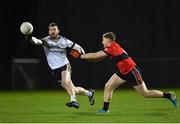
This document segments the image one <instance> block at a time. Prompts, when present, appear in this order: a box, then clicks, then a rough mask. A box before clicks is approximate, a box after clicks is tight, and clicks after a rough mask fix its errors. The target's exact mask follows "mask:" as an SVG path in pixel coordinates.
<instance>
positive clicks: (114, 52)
mask: <svg viewBox="0 0 180 124" xmlns="http://www.w3.org/2000/svg"><path fill="white" fill-rule="evenodd" d="M102 39H103V40H102V44H103V46H104V50H101V51H99V52H95V53H87V54H84V55H80V54H79V56H75V57H76V58H81V59H84V60H93V61H100V60H103V59H104V58H106V57H109V59H110V61H112V62H113V63H114V65H115V66H116V68H117V72H116V73H114V74H113V75H112V77H111V78H110V79H109V81H108V82H107V83H106V85H105V89H104V104H103V108H102V109H100V110H99V111H98V112H102V113H106V112H109V111H108V110H109V102H110V100H111V99H112V96H113V90H114V89H116V88H117V87H119V86H120V85H122V84H123V83H125V82H128V83H130V84H131V85H132V86H133V87H134V89H135V90H136V91H137V92H138V93H139V94H141V95H142V96H144V97H145V98H167V99H169V100H170V101H171V102H172V103H173V105H174V106H175V107H177V99H176V96H175V94H174V93H172V92H167V93H165V92H161V91H158V90H148V89H147V87H146V84H145V82H144V80H143V78H142V75H141V72H140V70H139V69H138V67H137V66H136V63H135V62H134V61H133V59H132V58H131V57H130V56H129V55H128V54H127V53H126V52H125V51H124V49H123V48H122V47H121V46H120V45H119V44H118V43H117V42H116V41H115V40H116V36H115V34H114V33H113V32H107V33H105V34H104V35H103V36H102Z"/></svg>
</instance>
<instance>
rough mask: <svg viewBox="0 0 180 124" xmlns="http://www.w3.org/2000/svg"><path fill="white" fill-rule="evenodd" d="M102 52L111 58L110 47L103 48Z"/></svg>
mask: <svg viewBox="0 0 180 124" xmlns="http://www.w3.org/2000/svg"><path fill="white" fill-rule="evenodd" d="M103 51H104V52H105V53H106V54H107V55H108V56H111V49H110V47H106V48H104V50H103Z"/></svg>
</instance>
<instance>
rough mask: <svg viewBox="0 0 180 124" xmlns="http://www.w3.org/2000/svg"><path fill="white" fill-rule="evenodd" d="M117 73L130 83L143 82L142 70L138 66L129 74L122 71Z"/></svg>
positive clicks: (138, 83) (135, 84)
mask: <svg viewBox="0 0 180 124" xmlns="http://www.w3.org/2000/svg"><path fill="white" fill-rule="evenodd" d="M116 74H117V75H118V76H119V77H120V78H122V79H123V80H125V81H127V82H128V83H130V85H132V86H137V85H140V84H142V83H143V79H142V73H141V70H140V69H139V68H138V67H137V66H136V67H134V68H133V69H132V70H131V71H130V72H129V73H128V74H126V75H123V74H121V72H120V71H117V72H116Z"/></svg>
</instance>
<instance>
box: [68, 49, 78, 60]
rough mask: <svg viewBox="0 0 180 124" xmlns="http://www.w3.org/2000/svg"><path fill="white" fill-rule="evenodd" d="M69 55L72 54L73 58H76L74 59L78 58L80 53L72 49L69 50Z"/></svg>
mask: <svg viewBox="0 0 180 124" xmlns="http://www.w3.org/2000/svg"><path fill="white" fill-rule="evenodd" d="M70 56H72V57H73V58H76V59H80V57H81V53H80V52H79V51H78V50H75V49H72V50H71V51H70Z"/></svg>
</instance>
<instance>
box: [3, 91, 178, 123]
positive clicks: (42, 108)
mask: <svg viewBox="0 0 180 124" xmlns="http://www.w3.org/2000/svg"><path fill="white" fill-rule="evenodd" d="M165 91H166V90H165ZM174 91H175V93H176V95H177V97H179V98H180V90H179V89H174ZM95 96H96V103H95V105H94V106H90V105H89V103H88V99H87V97H86V96H78V101H79V103H80V108H79V110H76V109H73V108H68V107H66V106H65V103H66V102H67V101H69V97H68V96H67V94H66V93H65V92H64V91H43V92H0V122H1V123H2V122H17V123H18V122H29V123H31V122H79V123H83V122H88V123H90V122H91V123H93V122H99V123H100V122H104V123H106V122H107V123H108V122H122V123H123V122H165V123H167V122H180V109H179V108H178V109H175V108H174V107H173V106H172V104H171V103H170V102H169V101H168V100H166V99H145V98H143V97H141V96H139V95H138V94H137V93H136V92H135V91H134V90H116V91H115V92H114V96H113V100H112V102H111V104H110V113H108V114H97V113H96V111H97V110H98V109H100V108H101V107H102V102H103V100H102V99H103V92H102V91H96V94H95Z"/></svg>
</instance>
